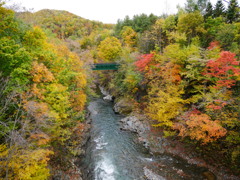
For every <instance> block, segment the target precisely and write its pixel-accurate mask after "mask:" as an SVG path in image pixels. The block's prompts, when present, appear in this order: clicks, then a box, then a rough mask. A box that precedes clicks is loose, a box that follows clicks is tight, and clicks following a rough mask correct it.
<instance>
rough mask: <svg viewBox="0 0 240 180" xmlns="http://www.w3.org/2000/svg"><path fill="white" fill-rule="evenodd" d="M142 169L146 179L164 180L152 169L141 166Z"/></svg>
mask: <svg viewBox="0 0 240 180" xmlns="http://www.w3.org/2000/svg"><path fill="white" fill-rule="evenodd" d="M143 171H144V175H145V176H146V178H147V179H148V180H166V179H165V178H164V177H162V176H160V175H158V174H156V173H154V172H153V171H151V170H150V169H148V168H146V167H144V168H143Z"/></svg>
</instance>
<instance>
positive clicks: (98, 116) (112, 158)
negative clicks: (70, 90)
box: [83, 98, 206, 180]
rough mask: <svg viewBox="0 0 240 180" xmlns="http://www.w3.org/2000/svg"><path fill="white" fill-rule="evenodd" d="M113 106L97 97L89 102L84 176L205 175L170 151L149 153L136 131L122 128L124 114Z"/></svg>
mask: <svg viewBox="0 0 240 180" xmlns="http://www.w3.org/2000/svg"><path fill="white" fill-rule="evenodd" d="M112 106H113V104H112V103H111V102H105V101H104V100H102V99H100V98H97V99H95V100H93V101H92V102H91V103H90V104H89V107H88V109H89V110H90V112H91V119H92V122H91V123H92V128H91V132H90V133H91V137H90V140H89V141H88V143H87V147H86V156H85V158H84V160H83V161H84V162H83V163H84V164H85V166H84V167H85V168H84V176H85V177H84V180H144V179H146V177H145V174H146V173H147V174H149V173H150V175H149V177H151V178H152V179H154V178H155V179H156V180H162V179H167V180H175V179H176V180H178V179H186V180H189V179H195V180H201V179H204V177H203V175H202V174H203V172H204V171H206V169H204V168H199V167H197V166H195V165H190V164H188V163H187V162H185V161H184V160H182V159H179V158H176V157H172V156H171V155H166V154H163V155H159V156H153V155H151V154H150V153H149V152H148V150H147V149H145V148H144V147H143V146H142V145H141V144H139V143H138V142H137V140H136V139H137V136H136V134H134V133H131V132H128V131H123V130H121V128H120V123H119V120H120V119H122V118H123V116H122V115H117V114H115V113H114V112H113V110H112ZM152 172H156V173H157V174H158V175H155V174H154V173H153V175H152V174H151V173H152ZM155 179H154V180H155Z"/></svg>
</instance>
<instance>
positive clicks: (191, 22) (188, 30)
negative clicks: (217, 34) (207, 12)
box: [177, 11, 204, 44]
mask: <svg viewBox="0 0 240 180" xmlns="http://www.w3.org/2000/svg"><path fill="white" fill-rule="evenodd" d="M203 22H204V19H203V16H202V15H201V14H200V12H199V11H195V12H192V13H187V14H182V15H180V16H179V19H178V24H177V30H178V31H179V32H180V33H185V34H186V35H187V38H188V43H189V44H190V42H191V40H192V38H194V37H195V36H198V35H201V34H202V33H203V32H204V28H203Z"/></svg>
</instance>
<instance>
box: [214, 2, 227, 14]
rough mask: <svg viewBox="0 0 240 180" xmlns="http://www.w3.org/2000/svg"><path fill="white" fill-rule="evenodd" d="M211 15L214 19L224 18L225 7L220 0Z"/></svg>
mask: <svg viewBox="0 0 240 180" xmlns="http://www.w3.org/2000/svg"><path fill="white" fill-rule="evenodd" d="M213 15H214V17H219V16H225V7H224V5H223V3H222V0H218V1H217V3H216V5H215V8H214V11H213Z"/></svg>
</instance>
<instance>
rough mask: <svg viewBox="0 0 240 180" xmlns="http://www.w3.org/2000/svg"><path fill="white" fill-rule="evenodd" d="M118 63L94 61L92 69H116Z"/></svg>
mask: <svg viewBox="0 0 240 180" xmlns="http://www.w3.org/2000/svg"><path fill="white" fill-rule="evenodd" d="M119 66H120V64H117V63H96V64H92V65H91V68H92V70H118V68H119Z"/></svg>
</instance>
